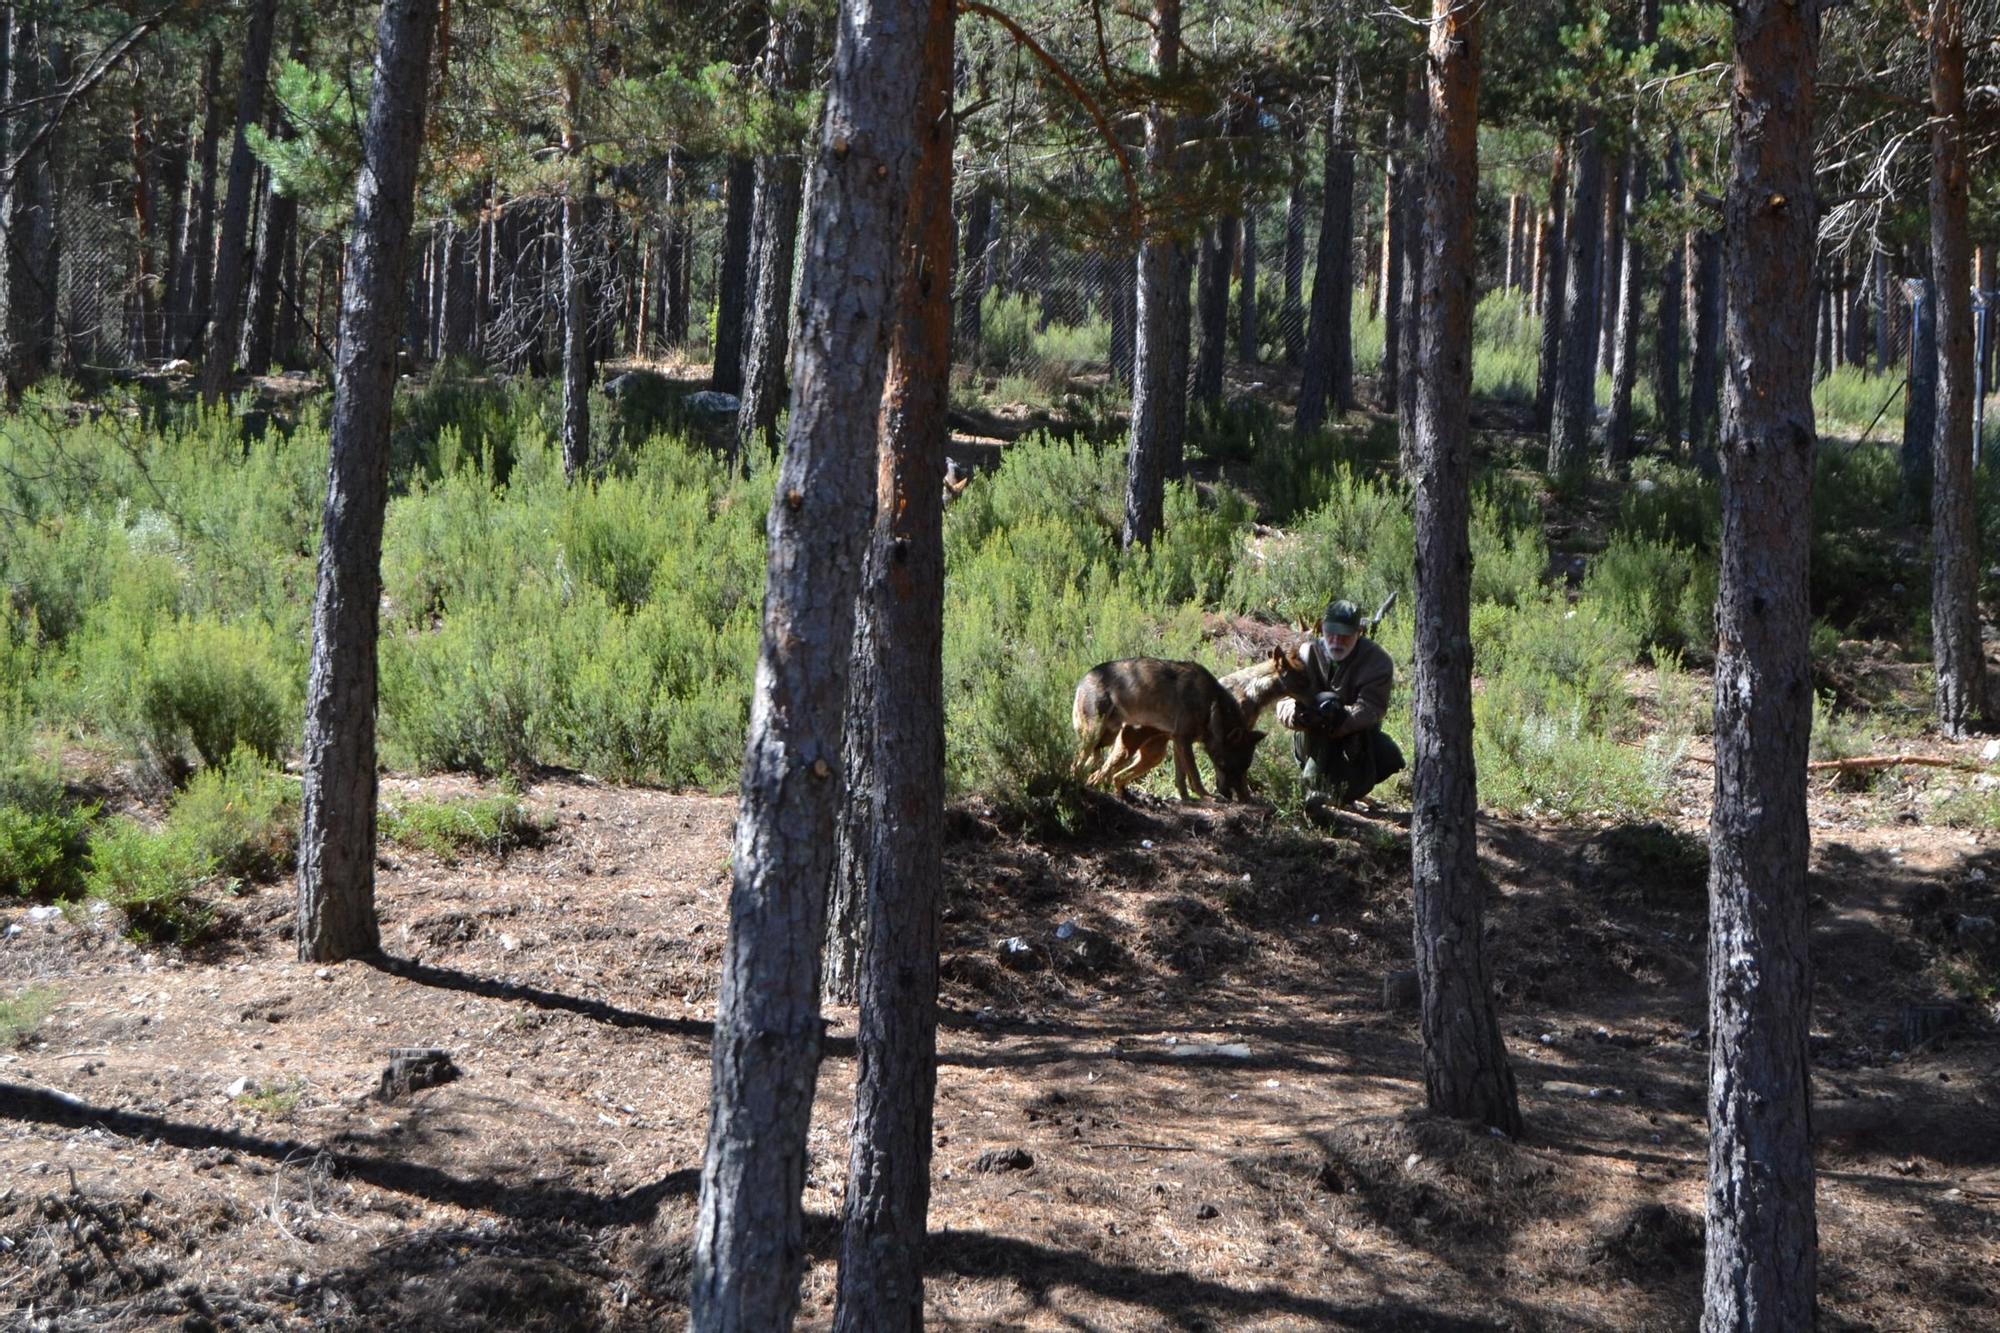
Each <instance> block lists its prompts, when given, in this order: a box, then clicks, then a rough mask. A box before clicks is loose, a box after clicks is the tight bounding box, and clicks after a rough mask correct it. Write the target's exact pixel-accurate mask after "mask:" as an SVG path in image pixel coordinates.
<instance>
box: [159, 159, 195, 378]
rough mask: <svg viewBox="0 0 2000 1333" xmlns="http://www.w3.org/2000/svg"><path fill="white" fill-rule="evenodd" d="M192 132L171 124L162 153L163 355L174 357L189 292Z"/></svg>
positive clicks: (161, 339)
mask: <svg viewBox="0 0 2000 1333" xmlns="http://www.w3.org/2000/svg"><path fill="white" fill-rule="evenodd" d="M188 148H189V145H188V131H187V126H186V125H185V124H178V125H175V124H171V123H170V125H169V128H168V131H167V138H166V143H165V145H164V146H163V148H162V150H161V152H160V198H161V200H162V201H163V202H164V203H165V205H166V216H165V217H164V218H162V219H161V220H160V227H159V230H160V232H161V233H162V239H163V240H164V241H165V242H166V247H167V257H166V263H165V264H164V266H163V267H162V268H161V270H160V283H161V297H160V319H161V330H160V354H161V355H162V356H167V357H171V356H173V355H174V346H175V344H176V343H178V342H179V341H180V327H181V322H182V312H183V310H184V309H185V308H186V304H187V298H188V291H187V288H186V287H185V286H184V285H183V284H182V281H181V279H182V275H183V272H184V270H183V268H182V265H181V245H182V243H183V242H184V241H185V240H186V238H187V214H188V203H189V200H188V197H187V196H188Z"/></svg>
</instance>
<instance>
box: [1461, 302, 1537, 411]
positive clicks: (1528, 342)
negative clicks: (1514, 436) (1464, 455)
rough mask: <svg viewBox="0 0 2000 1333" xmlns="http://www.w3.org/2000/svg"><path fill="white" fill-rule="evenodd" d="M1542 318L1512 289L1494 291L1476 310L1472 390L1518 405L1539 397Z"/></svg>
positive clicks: (1485, 396)
mask: <svg viewBox="0 0 2000 1333" xmlns="http://www.w3.org/2000/svg"><path fill="white" fill-rule="evenodd" d="M1541 336H1542V335H1541V321H1540V320H1538V319H1536V318H1535V317H1534V315H1533V314H1532V313H1531V312H1530V311H1529V309H1528V307H1527V303H1526V302H1525V301H1523V300H1522V299H1521V298H1520V297H1518V296H1516V295H1514V294H1513V293H1511V292H1506V291H1499V290H1495V291H1491V292H1488V293H1487V294H1486V295H1485V296H1484V297H1483V298H1481V300H1480V302H1479V306H1478V308H1477V309H1476V310H1475V311H1474V312H1473V334H1472V392H1473V393H1474V394H1475V395H1476V396H1478V397H1480V398H1490V399H1495V400H1497V401H1501V402H1507V403H1513V404H1516V405H1521V404H1527V403H1532V402H1534V401H1535V385H1536V369H1537V367H1538V366H1539V364H1540V362H1541V354H1542V349H1541Z"/></svg>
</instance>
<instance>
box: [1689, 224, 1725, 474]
mask: <svg viewBox="0 0 2000 1333" xmlns="http://www.w3.org/2000/svg"><path fill="white" fill-rule="evenodd" d="M1688 245H1689V248H1690V249H1691V250H1693V252H1694V284H1693V289H1692V291H1691V292H1690V293H1689V296H1690V298H1691V304H1692V305H1693V307H1694V346H1693V348H1692V350H1691V351H1690V353H1689V356H1688V381H1689V382H1688V442H1689V443H1690V444H1691V445H1692V446H1693V447H1694V449H1695V452H1696V453H1697V454H1702V453H1704V452H1705V451H1706V450H1707V448H1708V446H1709V445H1710V444H1711V443H1712V442H1713V440H1714V437H1715V434H1716V432H1717V431H1718V430H1719V429H1720V426H1721V419H1722V297H1723V293H1722V233H1721V232H1719V231H1698V232H1695V233H1694V234H1693V235H1691V236H1690V237H1689V238H1688Z"/></svg>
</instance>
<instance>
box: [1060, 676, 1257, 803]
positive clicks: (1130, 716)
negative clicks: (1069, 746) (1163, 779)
mask: <svg viewBox="0 0 2000 1333" xmlns="http://www.w3.org/2000/svg"><path fill="white" fill-rule="evenodd" d="M1070 721H1071V722H1072V723H1073V724H1074V725H1075V727H1076V737H1077V742H1078V746H1079V748H1078V750H1077V755H1076V770H1077V771H1078V772H1081V771H1082V770H1083V768H1084V767H1085V766H1086V765H1087V764H1089V762H1090V761H1091V760H1093V759H1095V758H1096V757H1097V752H1098V751H1099V750H1102V749H1103V748H1104V747H1105V746H1106V745H1108V744H1111V742H1112V741H1114V740H1115V741H1117V744H1116V745H1115V746H1114V747H1113V748H1112V751H1111V755H1110V757H1109V758H1107V759H1106V760H1105V761H1104V763H1103V764H1101V765H1100V766H1099V767H1098V768H1097V770H1096V771H1095V772H1093V773H1092V774H1091V775H1090V777H1089V779H1088V780H1089V781H1091V782H1093V783H1105V782H1109V783H1110V784H1111V785H1112V786H1114V787H1115V788H1116V789H1117V790H1118V791H1120V792H1123V791H1124V790H1125V788H1126V787H1127V786H1129V785H1130V784H1131V783H1133V782H1136V781H1137V780H1138V779H1140V778H1142V777H1144V776H1145V775H1146V774H1147V773H1148V772H1149V771H1151V769H1152V767H1153V765H1155V764H1157V763H1159V762H1160V760H1161V758H1163V757H1164V756H1165V753H1166V748H1167V743H1168V742H1172V744H1173V751H1174V786H1175V788H1176V789H1178V790H1179V792H1180V794H1181V799H1182V800H1186V799H1187V794H1188V787H1189V786H1190V785H1192V786H1193V788H1194V790H1195V795H1197V796H1200V797H1206V796H1207V795H1208V789H1207V788H1205V787H1203V786H1202V785H1201V770H1200V769H1199V768H1197V767H1196V766H1195V761H1194V743H1195V742H1196V741H1199V742H1201V744H1202V745H1204V746H1206V747H1207V748H1208V757H1209V762H1211V763H1213V764H1214V765H1215V785H1216V789H1217V790H1218V791H1219V792H1220V793H1221V795H1222V796H1223V797H1225V798H1227V799H1231V800H1241V799H1243V798H1244V797H1246V796H1247V795H1248V794H1249V786H1248V783H1247V782H1246V777H1247V775H1248V773H1249V770H1250V758H1251V756H1252V755H1253V754H1255V753H1256V750H1257V742H1258V741H1261V740H1263V739H1264V733H1263V732H1261V731H1252V730H1251V729H1250V728H1249V727H1247V726H1245V725H1244V722H1243V709H1242V707H1241V706H1240V705H1239V704H1238V703H1237V702H1236V697H1235V696H1234V695H1232V694H1231V693H1230V692H1229V691H1228V690H1225V689H1224V688H1222V685H1221V683H1220V682H1219V681H1217V680H1216V678H1215V677H1214V676H1213V675H1211V674H1210V673H1209V670H1208V668H1207V667H1205V666H1203V665H1201V663H1199V662H1168V661H1164V660H1162V659H1160V658H1157V657H1130V658H1126V659H1125V660H1123V661H1119V662H1106V663H1104V664H1103V665H1102V666H1096V667H1092V668H1091V669H1090V671H1089V672H1088V673H1086V674H1085V675H1084V678H1083V679H1082V680H1081V681H1079V682H1078V683H1077V687H1076V704H1075V706H1074V708H1072V709H1071V712H1070Z"/></svg>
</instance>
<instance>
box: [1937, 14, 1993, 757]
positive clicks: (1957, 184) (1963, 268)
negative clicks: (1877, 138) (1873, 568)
mask: <svg viewBox="0 0 2000 1333" xmlns="http://www.w3.org/2000/svg"><path fill="white" fill-rule="evenodd" d="M1930 65H1931V274H1932V276H1933V277H1934V278H1935V279H1936V282H1937V307H1938V316H1937V318H1938V336H1937V358H1938V359H1937V368H1938V377H1937V384H1938V389H1937V433H1936V436H1935V443H1934V444H1933V446H1932V449H1931V460H1932V466H1933V469H1934V471H1933V474H1932V482H1931V661H1932V662H1933V663H1934V664H1935V665H1936V668H1937V698H1936V713H1937V722H1938V728H1939V730H1941V731H1943V732H1944V733H1945V734H1946V735H1947V736H1963V735H1965V734H1966V732H1967V730H1968V729H1969V728H1970V727H1971V726H1972V724H1973V723H1974V722H1975V721H1980V720H1983V719H1984V718H1985V715H1986V697H1987V695H1986V657H1985V653H1984V652H1983V651H1982V649H1981V647H1980V642H1979V517H1978V514H1977V512H1976V511H1975V510H1974V507H1973V499H1974V495H1973V477H1972V459H1973V438H1972V416H1973V413H1972V408H1973V401H1972V400H1973V364H1972V357H1973V346H1972V343H1973V326H1972V296H1971V292H1972V234H1971V231H1970V228H1969V224H1968V219H1967V209H1968V197H1969V176H1970V165H1969V163H1968V161H1967V155H1966V147H1965V10H1964V0H1930Z"/></svg>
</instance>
